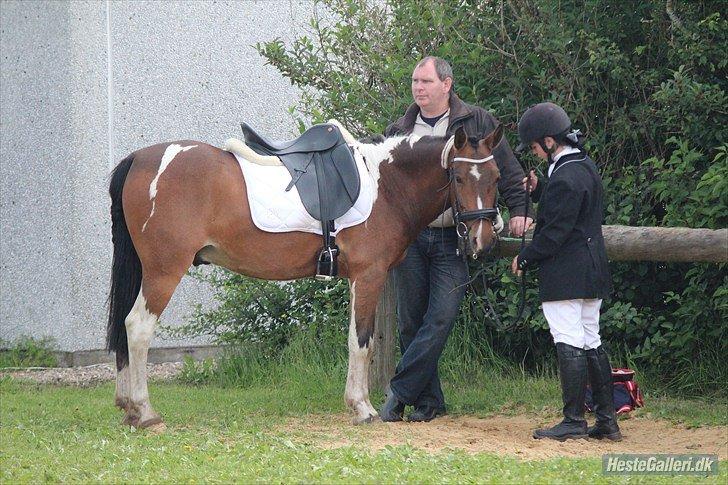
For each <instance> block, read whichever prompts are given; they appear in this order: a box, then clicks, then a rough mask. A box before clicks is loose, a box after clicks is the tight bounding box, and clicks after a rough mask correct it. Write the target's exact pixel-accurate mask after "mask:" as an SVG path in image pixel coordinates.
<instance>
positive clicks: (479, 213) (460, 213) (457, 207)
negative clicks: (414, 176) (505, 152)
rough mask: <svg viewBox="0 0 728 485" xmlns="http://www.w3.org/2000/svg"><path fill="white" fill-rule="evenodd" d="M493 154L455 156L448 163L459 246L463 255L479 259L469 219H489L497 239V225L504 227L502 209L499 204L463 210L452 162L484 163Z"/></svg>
mask: <svg viewBox="0 0 728 485" xmlns="http://www.w3.org/2000/svg"><path fill="white" fill-rule="evenodd" d="M493 159H494V157H493V155H490V156H488V157H485V158H466V157H454V158H453V159H452V162H451V163H449V164H448V167H447V176H448V185H450V196H451V200H452V206H453V207H452V209H453V217H454V219H455V231H456V232H457V235H458V248H459V251H460V252H461V254H462V255H465V254H468V253H471V254H472V255H473V259H478V254H477V253H476V252H474V251H473V250H472V249H473V247H472V243H471V242H470V228H469V227H468V225H467V224H466V223H467V222H468V221H477V220H489V221H490V222H491V226H492V228H493V234H494V235H495V237H496V239H497V238H498V232H499V231H498V230H496V227H497V226H498V224H499V221H500V225H501V228H502V223H503V222H502V220H501V219H500V209H498V204H497V203H496V205H495V207H487V208H485V209H476V210H469V211H464V210H462V203H461V202H460V193H459V191H458V184H457V183H455V172H454V170H453V169H452V164H453V163H455V162H464V163H473V164H482V163H486V162H489V161H491V160H493Z"/></svg>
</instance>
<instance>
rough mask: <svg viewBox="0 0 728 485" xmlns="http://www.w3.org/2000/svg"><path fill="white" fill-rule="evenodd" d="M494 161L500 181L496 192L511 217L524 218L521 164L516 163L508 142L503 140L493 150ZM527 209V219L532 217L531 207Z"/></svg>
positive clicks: (524, 199) (523, 175) (524, 202)
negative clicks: (498, 193)
mask: <svg viewBox="0 0 728 485" xmlns="http://www.w3.org/2000/svg"><path fill="white" fill-rule="evenodd" d="M493 154H494V155H495V159H496V160H497V161H498V169H499V170H500V175H501V178H500V181H499V182H498V191H499V192H500V195H501V197H503V200H505V202H506V206H508V210H509V212H510V214H511V217H514V216H524V215H525V214H526V203H527V200H526V191H525V190H523V177H525V176H526V175H525V174H524V172H523V168H522V167H521V164H520V163H518V160H517V159H516V156H515V155H514V154H513V150H511V146H510V144H509V143H508V140H506V139H505V137H504V138H503V140H501V142H500V143H499V144H498V146H497V147H496V148H495V150H493ZM528 203H529V207H528V214H529V217H533V215H534V212H533V207H531V206H530V202H528Z"/></svg>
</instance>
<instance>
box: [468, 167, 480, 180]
mask: <svg viewBox="0 0 728 485" xmlns="http://www.w3.org/2000/svg"><path fill="white" fill-rule="evenodd" d="M470 175H472V176H473V178H474V179H475V181H476V182H477V181H478V180H480V170H478V164H476V163H473V164H471V166H470Z"/></svg>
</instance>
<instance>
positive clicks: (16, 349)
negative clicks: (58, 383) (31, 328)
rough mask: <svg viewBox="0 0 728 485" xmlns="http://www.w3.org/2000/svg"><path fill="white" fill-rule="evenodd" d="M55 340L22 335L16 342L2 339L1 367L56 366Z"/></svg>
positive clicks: (0, 347)
mask: <svg viewBox="0 0 728 485" xmlns="http://www.w3.org/2000/svg"><path fill="white" fill-rule="evenodd" d="M55 349H56V344H55V340H54V339H52V338H50V337H45V338H41V339H36V338H33V337H28V336H21V337H19V338H18V339H17V340H15V341H14V342H6V341H5V340H3V339H0V369H2V368H7V367H55V366H57V365H58V359H57V358H56V356H55V355H54V354H53V351H54V350H55Z"/></svg>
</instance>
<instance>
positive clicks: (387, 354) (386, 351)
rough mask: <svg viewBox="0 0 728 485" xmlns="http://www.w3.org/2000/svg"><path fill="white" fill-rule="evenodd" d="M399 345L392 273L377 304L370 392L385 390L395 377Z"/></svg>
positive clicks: (370, 370)
mask: <svg viewBox="0 0 728 485" xmlns="http://www.w3.org/2000/svg"><path fill="white" fill-rule="evenodd" d="M396 345H397V303H396V298H395V296H394V278H393V277H392V272H391V271H390V273H389V275H387V282H386V283H385V284H384V290H383V291H382V295H381V296H380V298H379V303H378V304H377V316H376V319H375V321H374V344H373V347H374V355H373V357H372V361H371V363H370V364H371V365H370V367H369V390H370V391H374V390H379V391H382V392H384V389H385V388H386V387H387V385H388V384H389V380H390V379H391V378H392V376H393V375H394V368H395V356H396V350H397V349H396Z"/></svg>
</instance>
